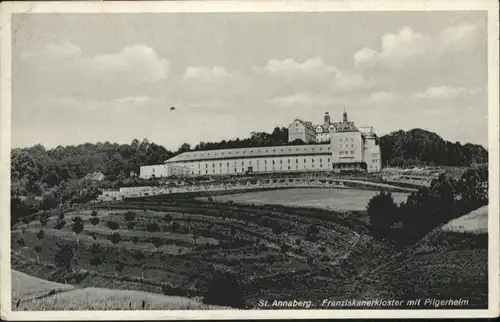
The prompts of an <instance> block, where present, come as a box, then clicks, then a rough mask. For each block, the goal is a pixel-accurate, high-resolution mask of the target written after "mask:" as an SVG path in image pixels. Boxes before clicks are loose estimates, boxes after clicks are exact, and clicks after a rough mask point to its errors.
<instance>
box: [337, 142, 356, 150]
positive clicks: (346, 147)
mask: <svg viewBox="0 0 500 322" xmlns="http://www.w3.org/2000/svg"><path fill="white" fill-rule="evenodd" d="M343 147H344V145H342V143H341V144H340V148H341V149H342V148H343ZM348 148H349V144H346V145H345V149H348ZM351 149H354V144H351Z"/></svg>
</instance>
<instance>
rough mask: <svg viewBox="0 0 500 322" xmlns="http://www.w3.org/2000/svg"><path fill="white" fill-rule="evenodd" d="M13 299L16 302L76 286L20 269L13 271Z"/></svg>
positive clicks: (72, 288)
mask: <svg viewBox="0 0 500 322" xmlns="http://www.w3.org/2000/svg"><path fill="white" fill-rule="evenodd" d="M11 283H12V301H13V302H14V303H16V302H17V301H18V300H19V299H31V298H34V297H39V296H44V295H47V294H50V293H56V292H64V291H70V290H74V289H75V287H74V286H72V285H67V284H60V283H55V282H50V281H46V280H42V279H40V278H37V277H33V276H29V275H26V274H24V273H21V272H18V271H14V270H13V271H12V272H11Z"/></svg>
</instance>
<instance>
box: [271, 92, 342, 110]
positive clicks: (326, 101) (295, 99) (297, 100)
mask: <svg viewBox="0 0 500 322" xmlns="http://www.w3.org/2000/svg"><path fill="white" fill-rule="evenodd" d="M267 102H268V103H270V104H272V105H276V106H282V107H287V106H294V105H305V106H329V105H332V104H333V103H334V102H335V100H334V99H333V98H331V97H325V96H322V95H318V94H315V93H308V92H303V93H297V94H293V95H290V96H280V97H275V98H272V99H269V100H268V101H267Z"/></svg>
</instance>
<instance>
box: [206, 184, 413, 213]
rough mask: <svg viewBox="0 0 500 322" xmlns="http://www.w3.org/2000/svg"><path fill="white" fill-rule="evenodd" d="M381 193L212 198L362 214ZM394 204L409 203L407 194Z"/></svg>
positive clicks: (326, 191)
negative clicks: (360, 212)
mask: <svg viewBox="0 0 500 322" xmlns="http://www.w3.org/2000/svg"><path fill="white" fill-rule="evenodd" d="M377 193H378V192H376V191H370V190H354V189H316V188H307V189H300V188H299V189H286V190H269V191H259V192H248V193H239V194H231V195H222V196H215V197H213V198H214V199H215V200H216V201H230V200H233V201H234V202H237V203H253V204H280V205H287V206H298V207H318V208H323V209H328V210H336V211H359V210H364V209H366V205H367V204H368V202H369V200H370V199H371V198H372V197H373V196H374V195H376V194H377ZM392 195H393V197H394V201H395V202H396V203H401V202H403V201H406V198H407V197H408V194H406V193H400V192H396V193H392Z"/></svg>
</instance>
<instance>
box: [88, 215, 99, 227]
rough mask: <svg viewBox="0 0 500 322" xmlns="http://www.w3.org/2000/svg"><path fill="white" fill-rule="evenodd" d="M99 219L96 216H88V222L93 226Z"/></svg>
mask: <svg viewBox="0 0 500 322" xmlns="http://www.w3.org/2000/svg"><path fill="white" fill-rule="evenodd" d="M99 221H100V219H99V218H98V217H90V223H91V224H92V225H94V226H97V225H98V224H99Z"/></svg>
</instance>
